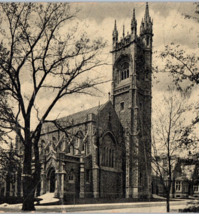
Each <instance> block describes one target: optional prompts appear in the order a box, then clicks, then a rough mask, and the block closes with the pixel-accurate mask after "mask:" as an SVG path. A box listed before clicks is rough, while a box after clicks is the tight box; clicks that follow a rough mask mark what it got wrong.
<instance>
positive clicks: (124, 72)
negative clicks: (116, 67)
mask: <svg viewBox="0 0 199 214" xmlns="http://www.w3.org/2000/svg"><path fill="white" fill-rule="evenodd" d="M127 78H129V63H128V62H124V63H123V64H122V65H121V72H120V79H121V80H124V79H127Z"/></svg>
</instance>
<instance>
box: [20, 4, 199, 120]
mask: <svg viewBox="0 0 199 214" xmlns="http://www.w3.org/2000/svg"><path fill="white" fill-rule="evenodd" d="M71 5H72V7H75V8H78V9H80V12H79V13H78V15H77V18H76V19H75V20H74V21H73V22H70V23H68V26H66V27H65V28H63V32H62V33H63V34H65V33H66V32H67V30H68V29H69V27H72V26H75V24H76V23H77V22H78V32H79V33H81V32H83V31H85V32H87V34H88V36H89V38H90V39H96V38H97V37H102V38H103V39H104V40H105V41H107V47H106V48H105V50H104V51H103V55H102V56H101V57H102V58H104V59H106V60H107V62H108V64H109V65H108V66H103V67H101V68H100V69H96V70H94V71H93V72H92V73H90V74H89V75H90V76H91V77H92V76H93V77H95V76H98V75H99V76H101V77H103V80H104V81H108V80H111V73H112V65H111V63H112V58H111V53H110V51H111V50H112V31H113V27H114V22H115V20H116V21H117V29H118V31H119V38H120V37H122V30H123V25H125V33H126V34H127V32H128V31H129V32H130V23H131V18H132V14H133V9H135V14H136V19H137V29H138V30H137V33H138V35H139V29H140V23H141V20H142V18H144V13H145V7H146V3H142V2H137V3H134V2H123V3H99V2H98V3H90V2H87V3H71ZM194 11H195V5H194V4H193V3H182V2H181V3H173V2H172V3H171V2H161V3H155V2H149V14H150V16H151V18H152V19H153V33H154V36H153V51H154V52H156V51H158V52H161V51H162V50H164V47H165V45H169V44H171V43H175V44H178V45H180V47H181V48H182V49H184V50H186V53H188V54H192V53H195V54H198V51H199V45H198V44H199V41H198V36H199V30H198V29H199V28H198V25H199V23H197V22H196V20H194V19H185V18H184V15H183V14H188V15H191V16H195V14H194ZM153 64H155V65H158V66H159V67H161V66H162V61H161V60H160V59H158V58H157V57H156V55H155V54H153ZM156 77H157V79H156V81H157V82H158V83H156V81H153V88H152V97H153V99H152V102H153V108H155V107H159V106H160V103H161V100H162V98H163V96H164V95H165V94H166V93H167V89H168V86H171V85H172V79H171V77H169V76H168V74H162V73H159V74H156ZM23 78H24V79H25V80H24V83H23V86H22V88H23V89H25V91H26V93H27V94H28V92H30V91H31V88H30V87H29V83H28V81H29V80H28V78H27V76H24V77H23ZM99 90H100V91H101V92H100V93H97V94H96V96H92V97H91V96H88V95H82V94H81V95H75V96H74V95H71V96H68V97H66V98H63V99H62V100H60V101H59V102H58V103H57V104H56V106H55V107H54V108H53V110H52V112H51V113H50V115H49V119H55V118H58V117H59V118H60V117H64V116H67V115H69V114H72V113H75V112H78V111H81V110H85V109H88V108H91V107H94V106H97V105H99V103H100V104H103V103H105V102H106V101H108V92H110V91H111V82H110V81H109V82H107V83H105V84H103V85H100V86H99ZM52 96H53V95H52V94H51V93H50V92H49V93H48V91H47V92H46V93H45V94H43V95H42V94H41V95H40V102H39V103H38V104H37V105H38V106H39V107H40V108H43V109H45V108H46V107H47V106H48V103H49V100H51V98H52ZM197 99H198V92H197V90H194V91H193V92H192V94H191V97H190V102H192V101H195V100H197ZM188 117H189V118H191V117H192V115H191V116H188ZM34 120H36V114H33V117H32V121H34Z"/></svg>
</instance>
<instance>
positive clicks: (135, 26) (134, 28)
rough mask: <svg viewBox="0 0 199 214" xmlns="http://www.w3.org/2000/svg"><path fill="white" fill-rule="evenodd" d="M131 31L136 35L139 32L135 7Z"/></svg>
mask: <svg viewBox="0 0 199 214" xmlns="http://www.w3.org/2000/svg"><path fill="white" fill-rule="evenodd" d="M131 32H132V33H133V34H135V35H136V34H137V21H136V18H135V9H133V17H132V20H131Z"/></svg>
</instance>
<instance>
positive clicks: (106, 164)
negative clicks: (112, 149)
mask: <svg viewBox="0 0 199 214" xmlns="http://www.w3.org/2000/svg"><path fill="white" fill-rule="evenodd" d="M108 155H109V154H108V148H106V155H105V157H106V163H105V166H108V159H109V158H108Z"/></svg>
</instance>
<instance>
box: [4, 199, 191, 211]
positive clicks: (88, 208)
mask: <svg viewBox="0 0 199 214" xmlns="http://www.w3.org/2000/svg"><path fill="white" fill-rule="evenodd" d="M188 201H190V200H184V201H171V202H170V205H171V206H175V205H182V206H186V204H187V202H188ZM21 206H22V204H15V205H8V206H6V207H3V206H2V205H1V206H0V212H1V211H4V212H21ZM163 206H165V207H166V202H136V203H112V204H78V205H45V206H44V205H43V206H42V205H40V206H35V208H36V212H86V211H98V210H116V209H118V210H119V209H130V208H145V207H146V208H147V207H148V208H149V209H150V208H152V207H163ZM157 210H158V208H157Z"/></svg>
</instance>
